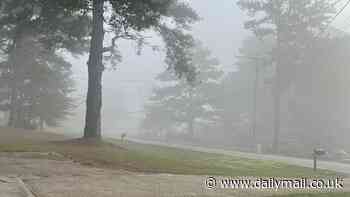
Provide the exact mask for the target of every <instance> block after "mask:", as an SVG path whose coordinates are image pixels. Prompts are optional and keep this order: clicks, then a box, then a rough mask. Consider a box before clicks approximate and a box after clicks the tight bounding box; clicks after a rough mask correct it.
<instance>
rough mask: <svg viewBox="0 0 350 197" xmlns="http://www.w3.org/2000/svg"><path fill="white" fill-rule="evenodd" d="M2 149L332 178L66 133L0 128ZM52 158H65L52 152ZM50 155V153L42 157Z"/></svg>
mask: <svg viewBox="0 0 350 197" xmlns="http://www.w3.org/2000/svg"><path fill="white" fill-rule="evenodd" d="M0 152H45V153H47V152H55V153H59V154H61V155H63V156H64V158H69V159H73V160H75V161H78V162H80V163H81V164H83V165H90V166H95V167H102V168H112V169H124V170H129V171H137V172H145V173H173V174H186V175H221V176H253V177H330V176H338V175H337V174H336V173H334V172H331V171H325V170H323V171H319V172H317V173H314V172H313V171H312V169H310V168H304V167H298V166H293V165H288V164H284V163H280V162H273V161H263V160H253V159H245V158H241V157H234V156H226V155H219V154H210V153H202V152H196V151H188V150H185V149H179V148H169V147H163V146H155V145H144V144H139V143H133V142H121V141H119V140H114V141H113V142H91V141H90V142H87V141H82V140H72V139H69V138H66V137H65V136H63V135H57V134H52V133H45V132H35V131H27V130H18V129H7V128H2V129H0ZM48 156H50V158H51V159H63V158H61V157H57V158H56V156H55V154H49V155H48ZM43 157H47V156H43Z"/></svg>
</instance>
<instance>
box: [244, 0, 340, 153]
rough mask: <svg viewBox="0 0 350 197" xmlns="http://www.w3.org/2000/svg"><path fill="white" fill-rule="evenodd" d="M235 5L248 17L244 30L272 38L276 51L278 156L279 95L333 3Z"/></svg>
mask: <svg viewBox="0 0 350 197" xmlns="http://www.w3.org/2000/svg"><path fill="white" fill-rule="evenodd" d="M238 5H239V6H240V7H241V8H242V9H243V10H245V11H247V13H248V14H249V16H250V17H251V19H250V20H248V21H247V22H246V23H245V27H246V28H247V29H249V30H251V31H252V32H253V33H254V34H255V35H256V36H257V37H259V38H261V37H265V36H267V35H269V36H273V37H274V39H275V43H276V45H275V47H274V49H273V51H272V54H273V55H272V57H273V59H274V64H275V67H276V68H275V81H274V139H273V147H274V150H275V152H278V145H279V135H280V126H281V125H280V118H281V117H280V116H281V114H280V107H281V94H282V93H283V92H284V91H285V90H286V89H288V88H289V87H290V84H291V83H292V82H293V81H294V80H295V68H296V67H297V66H298V64H299V63H300V62H302V59H303V54H304V52H305V50H307V49H308V48H310V46H311V45H312V42H310V41H312V40H315V39H317V37H318V35H319V34H320V33H321V32H323V31H324V29H325V28H326V27H327V25H328V22H329V20H330V19H331V16H332V13H334V10H335V9H334V4H333V2H332V1H327V0H318V1H290V0H267V1H247V0H240V1H239V2H238Z"/></svg>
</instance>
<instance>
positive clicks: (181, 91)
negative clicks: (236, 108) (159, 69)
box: [143, 43, 223, 140]
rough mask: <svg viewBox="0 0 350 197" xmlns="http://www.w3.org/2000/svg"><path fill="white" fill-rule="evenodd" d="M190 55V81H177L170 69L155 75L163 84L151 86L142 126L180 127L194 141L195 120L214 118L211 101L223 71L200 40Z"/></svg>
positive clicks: (165, 129) (161, 130)
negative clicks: (193, 74) (192, 74)
mask: <svg viewBox="0 0 350 197" xmlns="http://www.w3.org/2000/svg"><path fill="white" fill-rule="evenodd" d="M192 54H193V57H192V65H193V67H195V68H196V69H197V75H196V80H194V81H192V83H190V84H188V83H187V81H185V80H181V81H176V77H175V76H174V75H172V74H171V73H170V72H169V71H166V72H163V73H161V74H160V75H159V76H158V77H157V79H158V80H159V81H160V82H161V85H162V86H163V87H160V88H157V89H154V95H153V96H152V97H151V98H150V103H149V105H147V106H146V111H147V116H146V119H145V120H144V122H143V127H144V128H145V129H151V130H152V129H154V130H158V131H160V132H164V131H167V132H169V131H170V130H171V129H179V128H181V127H182V128H186V131H187V132H186V133H187V137H188V138H189V139H190V140H193V139H194V135H195V125H196V124H197V123H198V122H202V124H209V123H212V122H213V121H215V120H216V119H215V116H214V114H215V111H216V108H215V106H213V105H212V103H213V101H214V100H215V99H216V97H217V94H216V93H217V92H216V91H218V87H219V84H220V80H221V77H222V75H223V71H221V70H220V67H219V62H218V60H217V59H215V58H212V57H211V54H210V51H209V50H208V49H206V48H204V47H203V46H202V45H201V44H200V43H198V44H197V45H196V46H195V47H194V48H193V52H192ZM162 83H164V84H165V85H163V84H162ZM169 83H170V84H169ZM167 84H168V85H167Z"/></svg>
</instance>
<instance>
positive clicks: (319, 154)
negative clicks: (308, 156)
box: [312, 149, 326, 171]
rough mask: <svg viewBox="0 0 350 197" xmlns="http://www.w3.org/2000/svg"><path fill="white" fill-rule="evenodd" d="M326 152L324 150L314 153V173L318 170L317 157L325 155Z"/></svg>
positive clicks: (316, 150)
mask: <svg viewBox="0 0 350 197" xmlns="http://www.w3.org/2000/svg"><path fill="white" fill-rule="evenodd" d="M325 154H326V151H325V150H323V149H314V152H313V154H312V156H313V159H314V171H316V170H317V157H319V156H322V155H325Z"/></svg>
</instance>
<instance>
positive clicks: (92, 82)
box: [84, 0, 104, 140]
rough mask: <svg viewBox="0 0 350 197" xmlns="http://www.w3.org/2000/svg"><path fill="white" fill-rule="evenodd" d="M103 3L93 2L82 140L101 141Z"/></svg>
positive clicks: (99, 0)
mask: <svg viewBox="0 0 350 197" xmlns="http://www.w3.org/2000/svg"><path fill="white" fill-rule="evenodd" d="M103 3H104V0H93V21H92V23H93V26H92V28H93V30H92V38H91V45H90V54H89V61H88V72H89V82H88V93H87V100H86V114H85V129H84V138H95V139H98V140H99V139H101V107H102V73H103V70H104V66H103V63H102V58H103V39H104V30H103V21H104V19H103V13H104V10H103Z"/></svg>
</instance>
